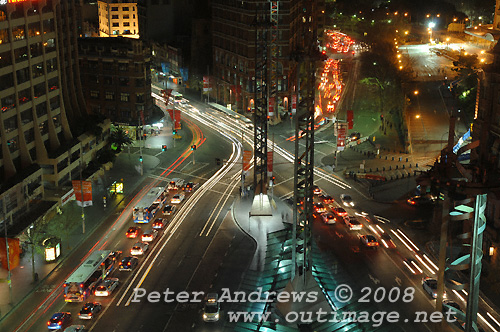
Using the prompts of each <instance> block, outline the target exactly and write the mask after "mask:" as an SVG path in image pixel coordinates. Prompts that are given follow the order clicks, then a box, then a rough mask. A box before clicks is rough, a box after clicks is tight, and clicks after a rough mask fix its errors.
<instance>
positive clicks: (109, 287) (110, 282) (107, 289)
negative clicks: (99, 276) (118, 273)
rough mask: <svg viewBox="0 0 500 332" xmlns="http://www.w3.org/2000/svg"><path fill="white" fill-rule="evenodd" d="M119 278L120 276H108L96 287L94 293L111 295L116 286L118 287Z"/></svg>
mask: <svg viewBox="0 0 500 332" xmlns="http://www.w3.org/2000/svg"><path fill="white" fill-rule="evenodd" d="M118 284H119V279H118V278H108V279H105V280H103V281H101V283H100V284H99V285H98V286H97V287H96V289H95V292H94V295H95V296H109V295H111V293H113V291H114V290H115V288H116V287H118Z"/></svg>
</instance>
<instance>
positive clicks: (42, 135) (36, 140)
mask: <svg viewBox="0 0 500 332" xmlns="http://www.w3.org/2000/svg"><path fill="white" fill-rule="evenodd" d="M75 16H76V13H75V1H74V0H66V1H59V0H38V1H31V0H26V1H18V2H16V3H7V4H3V5H0V108H1V110H2V111H1V112H0V144H1V145H2V146H1V149H0V178H1V179H0V180H1V181H0V213H1V216H2V219H1V220H2V224H1V225H0V228H4V227H5V226H6V225H8V229H14V228H15V229H21V228H22V226H23V224H26V223H28V224H29V223H31V222H33V220H29V219H27V218H23V216H24V215H25V214H26V213H28V212H29V211H30V210H32V209H33V208H36V206H37V204H38V203H41V202H42V201H43V200H44V199H54V200H57V198H54V197H52V198H48V197H46V196H47V195H46V194H45V192H46V190H47V189H56V188H60V187H61V186H62V185H63V184H65V183H68V181H69V180H71V179H72V178H76V176H77V175H78V172H79V170H80V168H81V167H82V164H85V163H86V162H88V161H90V160H91V159H92V158H93V156H94V155H95V153H96V151H97V150H99V149H100V148H102V147H103V146H104V144H105V138H106V137H105V136H106V135H107V131H109V124H108V125H107V127H106V125H103V135H101V137H97V138H96V137H92V136H88V135H82V136H79V137H75V136H74V133H73V131H72V125H74V124H75V123H77V122H78V119H79V118H80V117H81V116H83V115H84V114H85V113H86V111H85V108H83V107H82V105H85V102H84V99H83V94H82V93H81V87H80V77H79V73H78V61H77V59H78V49H77V47H76V24H75V22H76V19H75Z"/></svg>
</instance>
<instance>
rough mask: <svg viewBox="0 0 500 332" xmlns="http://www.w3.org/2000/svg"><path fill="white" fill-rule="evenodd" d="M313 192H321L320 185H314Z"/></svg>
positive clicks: (316, 193) (315, 193)
mask: <svg viewBox="0 0 500 332" xmlns="http://www.w3.org/2000/svg"><path fill="white" fill-rule="evenodd" d="M313 194H314V195H319V194H321V189H320V188H319V187H318V186H313Z"/></svg>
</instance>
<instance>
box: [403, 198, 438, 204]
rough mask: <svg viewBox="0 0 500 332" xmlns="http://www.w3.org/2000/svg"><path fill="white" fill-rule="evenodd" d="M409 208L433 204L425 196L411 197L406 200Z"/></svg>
mask: <svg viewBox="0 0 500 332" xmlns="http://www.w3.org/2000/svg"><path fill="white" fill-rule="evenodd" d="M406 203H408V204H409V205H411V206H419V205H431V204H432V203H434V201H433V200H432V199H430V198H429V197H427V196H412V197H410V198H408V199H407V200H406Z"/></svg>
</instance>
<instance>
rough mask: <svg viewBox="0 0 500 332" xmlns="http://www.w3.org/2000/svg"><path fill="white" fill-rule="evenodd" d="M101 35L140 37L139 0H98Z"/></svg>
mask: <svg viewBox="0 0 500 332" xmlns="http://www.w3.org/2000/svg"><path fill="white" fill-rule="evenodd" d="M97 6H98V15H99V36H100V37H118V36H124V37H129V38H139V15H138V13H137V1H133V0H104V1H98V2H97Z"/></svg>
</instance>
